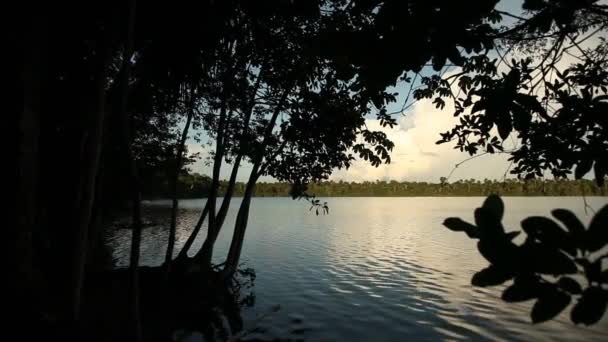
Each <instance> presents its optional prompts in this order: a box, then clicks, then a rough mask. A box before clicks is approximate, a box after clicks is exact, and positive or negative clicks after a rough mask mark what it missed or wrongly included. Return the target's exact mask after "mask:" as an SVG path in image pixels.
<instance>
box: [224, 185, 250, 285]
mask: <svg viewBox="0 0 608 342" xmlns="http://www.w3.org/2000/svg"><path fill="white" fill-rule="evenodd" d="M256 181H257V177H255V178H250V179H249V182H247V188H246V189H245V194H244V195H243V201H242V202H241V206H240V208H239V212H238V214H237V216H236V222H235V224H234V235H233V236H232V242H231V243H230V250H229V251H228V257H227V258H226V264H225V266H224V269H223V270H222V276H223V277H224V278H225V279H227V278H228V277H230V276H232V275H233V274H234V272H236V270H237V268H238V264H239V259H240V257H241V250H242V248H243V240H244V239H245V230H246V228H247V222H248V220H249V206H250V204H251V196H252V195H253V189H254V187H255V182H256Z"/></svg>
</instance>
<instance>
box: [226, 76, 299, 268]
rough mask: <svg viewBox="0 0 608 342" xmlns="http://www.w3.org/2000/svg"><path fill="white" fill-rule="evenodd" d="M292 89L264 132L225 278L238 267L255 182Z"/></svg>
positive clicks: (280, 148)
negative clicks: (270, 139)
mask: <svg viewBox="0 0 608 342" xmlns="http://www.w3.org/2000/svg"><path fill="white" fill-rule="evenodd" d="M291 89H292V87H288V88H287V89H285V91H284V92H283V94H282V95H281V98H280V99H279V102H278V104H277V106H276V108H275V109H274V112H273V113H272V117H271V119H270V122H269V123H268V126H267V127H266V130H265V132H264V138H263V140H262V145H261V146H260V150H259V151H258V153H257V155H256V157H255V161H254V164H253V168H252V170H251V174H250V175H249V180H248V181H247V188H246V189H245V194H244V195H243V201H242V202H241V207H240V208H239V212H238V214H237V219H236V223H235V225H234V234H233V235H232V241H231V243H230V250H229V251H228V257H227V259H226V264H225V266H224V269H223V270H222V275H223V277H224V278H228V277H230V276H232V275H233V274H234V272H235V271H236V269H237V267H238V263H239V259H240V257H241V250H242V248H243V240H244V239H245V230H246V229H247V221H248V219H249V205H250V203H251V196H252V195H253V189H254V187H255V183H256V182H257V180H258V178H259V177H260V169H262V170H264V169H265V168H266V167H267V166H268V163H266V165H262V160H263V159H264V155H265V153H266V148H267V147H268V139H269V138H270V136H271V135H272V130H273V129H274V126H275V124H276V122H277V119H278V117H279V113H280V112H281V110H282V107H283V104H284V103H285V101H286V100H287V96H289V93H290V92H291ZM284 147H285V143H283V144H281V146H280V147H279V148H278V149H277V150H276V151H275V153H273V154H272V156H270V158H269V160H268V161H270V159H274V158H275V157H276V155H277V154H278V153H280V151H281V150H282V149H283V148H284Z"/></svg>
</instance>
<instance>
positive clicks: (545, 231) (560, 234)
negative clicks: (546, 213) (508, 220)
mask: <svg viewBox="0 0 608 342" xmlns="http://www.w3.org/2000/svg"><path fill="white" fill-rule="evenodd" d="M521 226H522V228H523V230H524V231H525V232H526V234H528V235H529V236H531V237H533V238H535V239H538V240H539V241H540V242H542V243H544V244H548V245H549V246H553V247H556V248H560V249H563V250H564V251H566V252H568V254H570V255H574V254H575V253H576V248H575V245H574V243H573V241H572V240H571V239H570V238H569V237H568V234H567V233H566V231H564V230H563V229H562V228H560V226H558V225H557V223H555V222H553V221H552V220H550V219H548V218H546V217H542V216H531V217H527V218H526V219H524V220H523V221H522V222H521Z"/></svg>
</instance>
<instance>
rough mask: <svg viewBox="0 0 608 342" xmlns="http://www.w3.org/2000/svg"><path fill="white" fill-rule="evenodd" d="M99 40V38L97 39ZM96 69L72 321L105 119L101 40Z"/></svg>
mask: <svg viewBox="0 0 608 342" xmlns="http://www.w3.org/2000/svg"><path fill="white" fill-rule="evenodd" d="M101 41H103V38H102V39H101ZM97 56H98V57H97V58H98V59H99V60H98V62H97V63H98V66H97V67H98V72H97V75H96V79H95V87H94V88H95V89H94V90H95V96H94V99H95V100H94V101H93V103H92V106H91V108H90V109H89V113H90V114H89V118H88V122H87V126H88V127H87V129H86V133H85V134H86V143H85V146H86V147H85V150H84V159H83V162H84V163H85V167H84V170H85V174H84V175H83V182H82V188H81V189H80V193H81V198H80V210H79V212H80V217H79V220H78V229H77V234H76V243H75V245H76V249H75V257H74V266H73V267H74V270H73V276H74V279H73V282H74V283H73V292H72V318H73V319H74V320H75V321H78V320H79V319H80V307H81V298H82V285H83V282H84V275H85V264H86V260H87V250H88V246H89V229H90V226H91V217H92V212H93V203H94V201H95V189H96V182H97V173H98V170H99V159H100V155H101V147H102V142H103V131H104V123H105V115H106V109H105V102H106V96H105V95H106V93H105V85H106V74H107V69H108V62H109V56H110V51H109V49H108V48H107V46H105V44H103V43H102V44H101V46H100V48H99V49H98V51H97Z"/></svg>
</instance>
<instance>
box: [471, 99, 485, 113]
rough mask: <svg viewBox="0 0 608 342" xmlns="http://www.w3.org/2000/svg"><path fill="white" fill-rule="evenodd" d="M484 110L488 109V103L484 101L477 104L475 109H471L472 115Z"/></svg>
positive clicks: (474, 105)
mask: <svg viewBox="0 0 608 342" xmlns="http://www.w3.org/2000/svg"><path fill="white" fill-rule="evenodd" d="M484 109H486V102H485V101H484V100H479V101H477V102H475V104H473V108H471V113H476V112H479V111H480V110H484Z"/></svg>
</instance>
